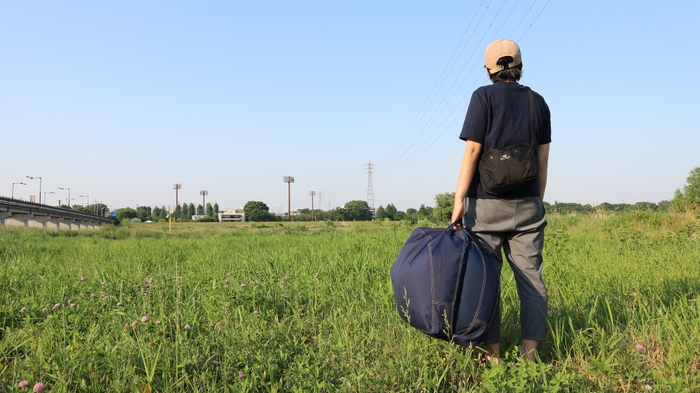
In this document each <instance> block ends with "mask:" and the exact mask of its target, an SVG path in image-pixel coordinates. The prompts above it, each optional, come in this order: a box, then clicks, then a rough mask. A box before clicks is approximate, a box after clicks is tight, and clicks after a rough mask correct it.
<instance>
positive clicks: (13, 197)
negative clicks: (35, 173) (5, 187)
mask: <svg viewBox="0 0 700 393" xmlns="http://www.w3.org/2000/svg"><path fill="white" fill-rule="evenodd" d="M15 184H21V185H23V186H26V185H27V183H22V182H17V183H12V197H11V198H12V199H15Z"/></svg>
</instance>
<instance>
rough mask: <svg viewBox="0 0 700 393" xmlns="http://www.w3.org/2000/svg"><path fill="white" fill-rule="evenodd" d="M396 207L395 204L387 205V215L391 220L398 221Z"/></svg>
mask: <svg viewBox="0 0 700 393" xmlns="http://www.w3.org/2000/svg"><path fill="white" fill-rule="evenodd" d="M396 212H397V210H396V206H394V204H393V203H390V204H388V205H386V215H387V216H389V219H390V220H392V221H393V220H396Z"/></svg>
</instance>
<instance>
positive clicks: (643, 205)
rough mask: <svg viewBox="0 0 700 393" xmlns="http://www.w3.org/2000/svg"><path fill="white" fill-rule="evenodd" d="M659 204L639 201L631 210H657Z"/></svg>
mask: <svg viewBox="0 0 700 393" xmlns="http://www.w3.org/2000/svg"><path fill="white" fill-rule="evenodd" d="M658 208H659V206H658V205H657V204H656V203H652V202H637V203H635V204H634V205H632V206H631V210H649V211H656V209H658Z"/></svg>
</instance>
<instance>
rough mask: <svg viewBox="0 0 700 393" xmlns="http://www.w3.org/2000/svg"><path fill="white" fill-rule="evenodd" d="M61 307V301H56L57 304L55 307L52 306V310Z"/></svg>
mask: <svg viewBox="0 0 700 393" xmlns="http://www.w3.org/2000/svg"><path fill="white" fill-rule="evenodd" d="M59 307H61V303H56V304H54V305H53V308H51V309H52V310H55V309H57V308H59Z"/></svg>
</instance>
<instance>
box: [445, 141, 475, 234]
mask: <svg viewBox="0 0 700 393" xmlns="http://www.w3.org/2000/svg"><path fill="white" fill-rule="evenodd" d="M481 148H482V144H481V143H479V142H475V141H473V140H471V139H468V140H467V145H466V146H465V148H464V155H462V164H461V165H460V167H459V178H458V179H457V190H456V191H455V202H454V209H453V210H452V222H455V221H457V220H459V219H460V218H461V217H462V216H463V215H464V197H466V196H467V190H468V189H469V185H470V184H471V182H472V178H473V177H474V171H475V170H476V164H477V160H478V159H479V154H481Z"/></svg>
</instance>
